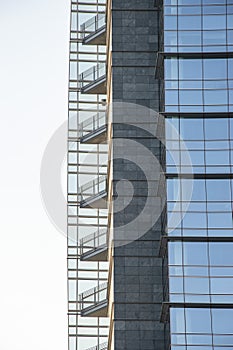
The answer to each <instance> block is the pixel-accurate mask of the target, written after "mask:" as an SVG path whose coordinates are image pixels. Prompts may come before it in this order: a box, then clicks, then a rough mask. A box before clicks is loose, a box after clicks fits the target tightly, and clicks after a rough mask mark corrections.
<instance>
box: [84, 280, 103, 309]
mask: <svg viewBox="0 0 233 350" xmlns="http://www.w3.org/2000/svg"><path fill="white" fill-rule="evenodd" d="M107 289H108V283H107V282H105V283H102V284H100V285H98V286H97V287H94V288H91V289H89V290H87V291H85V292H83V293H81V294H79V309H80V311H81V312H83V311H85V310H86V309H90V308H91V309H92V308H94V307H95V306H99V304H103V305H104V306H105V307H106V305H105V304H106V303H107Z"/></svg>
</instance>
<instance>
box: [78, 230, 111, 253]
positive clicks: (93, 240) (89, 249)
mask: <svg viewBox="0 0 233 350" xmlns="http://www.w3.org/2000/svg"><path fill="white" fill-rule="evenodd" d="M104 248H105V251H106V249H107V228H103V229H99V230H98V231H96V232H94V233H92V234H90V235H88V236H86V237H84V238H82V239H81V240H80V256H81V258H82V257H83V258H84V257H85V256H90V255H91V253H94V252H96V253H98V252H99V251H100V252H102V250H103V249H104ZM105 255H106V254H105ZM105 259H106V257H105ZM92 260H95V259H92ZM97 260H99V259H98V258H97ZM100 260H101V259H100Z"/></svg>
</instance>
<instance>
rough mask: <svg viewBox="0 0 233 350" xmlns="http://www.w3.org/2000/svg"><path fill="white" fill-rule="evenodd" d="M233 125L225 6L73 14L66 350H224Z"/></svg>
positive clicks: (154, 5) (94, 7) (229, 312)
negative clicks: (67, 328) (67, 335)
mask: <svg viewBox="0 0 233 350" xmlns="http://www.w3.org/2000/svg"><path fill="white" fill-rule="evenodd" d="M232 112H233V1H232V0H195V1H194V0H164V1H160V0H157V1H154V0H111V1H110V0H108V1H105V0H83V1H73V0H72V2H71V36H70V81H69V135H68V138H69V139H68V148H69V149H68V150H69V154H68V291H69V302H68V310H69V312H68V313H69V316H68V317H69V349H70V350H76V349H77V350H85V349H90V348H91V349H93V350H94V349H95V350H105V349H108V350H110V349H115V350H121V349H125V350H133V349H134V350H152V349H166V350H167V349H173V350H197V349H204V350H223V349H228V350H230V349H233V325H232V322H231V320H232V316H233V254H232V252H233V249H232V248H233V232H232V226H233V224H232V202H233V180H232V170H233V166H232V164H233V158H232V157H233V153H232V146H233V140H232V138H233V119H231V118H232Z"/></svg>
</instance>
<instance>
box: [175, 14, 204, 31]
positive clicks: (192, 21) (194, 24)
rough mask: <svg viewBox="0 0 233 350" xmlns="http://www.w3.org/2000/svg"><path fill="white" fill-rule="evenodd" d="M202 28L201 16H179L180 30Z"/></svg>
mask: <svg viewBox="0 0 233 350" xmlns="http://www.w3.org/2000/svg"><path fill="white" fill-rule="evenodd" d="M191 29H193V30H200V29H201V16H179V17H178V30H191Z"/></svg>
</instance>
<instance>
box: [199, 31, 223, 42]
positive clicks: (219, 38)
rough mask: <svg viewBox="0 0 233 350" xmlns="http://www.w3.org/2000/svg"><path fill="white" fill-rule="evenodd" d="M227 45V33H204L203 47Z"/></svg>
mask: <svg viewBox="0 0 233 350" xmlns="http://www.w3.org/2000/svg"><path fill="white" fill-rule="evenodd" d="M217 44H220V45H223V44H226V31H225V30H222V31H220V30H213V31H204V32H203V45H217Z"/></svg>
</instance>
